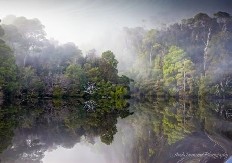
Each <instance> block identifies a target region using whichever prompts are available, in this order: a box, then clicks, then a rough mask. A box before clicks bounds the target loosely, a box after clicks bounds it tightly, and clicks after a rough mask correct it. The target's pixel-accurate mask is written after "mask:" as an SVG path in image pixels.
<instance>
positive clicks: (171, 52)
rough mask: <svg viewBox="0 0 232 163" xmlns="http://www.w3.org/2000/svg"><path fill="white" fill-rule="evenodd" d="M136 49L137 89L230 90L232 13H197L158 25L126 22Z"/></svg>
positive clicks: (182, 93)
mask: <svg viewBox="0 0 232 163" xmlns="http://www.w3.org/2000/svg"><path fill="white" fill-rule="evenodd" d="M124 33H125V34H126V42H127V45H126V46H127V47H128V49H131V51H132V52H133V53H134V58H135V59H134V60H135V62H134V65H133V68H132V69H131V70H130V71H129V72H128V73H127V74H128V75H129V77H131V78H133V79H135V81H137V83H135V85H134V87H135V88H134V91H135V92H134V93H138V94H140V95H145V96H147V95H152V96H177V97H186V96H187V97H189V96H195V97H205V96H211V97H212V96H213V97H217V98H226V97H231V96H232V90H231V88H232V71H231V66H230V65H231V60H232V48H231V47H232V46H231V45H232V17H231V16H230V14H228V13H225V12H218V13H215V14H214V16H213V17H210V16H208V15H207V14H205V13H199V14H197V15H196V16H194V17H193V18H190V19H184V20H182V21H181V22H180V23H176V24H172V25H170V26H167V27H163V28H162V29H160V30H156V29H151V30H148V31H147V30H145V29H143V28H141V27H138V28H125V29H124Z"/></svg>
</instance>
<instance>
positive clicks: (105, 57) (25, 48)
mask: <svg viewBox="0 0 232 163" xmlns="http://www.w3.org/2000/svg"><path fill="white" fill-rule="evenodd" d="M44 28H45V27H44V25H42V24H41V22H40V21H39V20H38V19H27V18H25V17H16V16H8V17H6V18H5V19H3V21H2V23H1V27H0V38H1V40H0V57H1V63H0V74H1V75H0V97H2V98H11V97H16V98H23V99H28V98H52V97H53V98H67V97H86V96H91V97H92V96H93V97H98V98H114V99H117V98H124V97H130V96H137V97H141V96H142V97H144V96H152V97H180V98H185V97H200V98H204V97H215V98H229V97H231V96H232V90H231V87H232V71H231V66H230V63H231V60H232V46H231V45H232V17H231V15H230V14H229V13H226V12H222V11H219V12H217V13H215V14H214V15H213V16H212V17H210V16H209V15H207V14H205V13H199V14H197V15H195V16H194V17H192V18H188V19H184V20H182V21H181V22H179V23H175V24H171V25H164V26H163V27H162V28H160V29H149V30H148V29H144V28H142V27H136V28H128V27H125V28H124V29H123V33H124V39H125V42H126V44H125V46H126V48H127V50H128V51H130V53H128V54H127V55H133V58H134V59H133V61H130V62H132V64H131V65H130V68H127V69H124V70H123V71H120V72H118V69H117V65H118V60H117V59H116V57H117V54H114V53H113V52H112V51H110V50H108V51H105V52H102V53H101V54H97V52H96V50H94V49H92V50H89V51H88V52H87V54H85V55H84V54H82V51H81V50H80V49H79V48H78V47H77V45H75V44H74V43H71V42H70V43H66V44H60V43H58V42H57V41H56V40H54V39H50V40H49V39H47V38H46V33H45V30H44ZM131 52H133V53H132V54H131ZM119 60H123V58H120V59H119ZM119 74H120V75H119Z"/></svg>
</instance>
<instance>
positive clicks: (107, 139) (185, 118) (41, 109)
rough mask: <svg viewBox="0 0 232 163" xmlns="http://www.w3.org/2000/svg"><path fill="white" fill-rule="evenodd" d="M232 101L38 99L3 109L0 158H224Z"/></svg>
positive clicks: (231, 137) (230, 136)
mask: <svg viewBox="0 0 232 163" xmlns="http://www.w3.org/2000/svg"><path fill="white" fill-rule="evenodd" d="M231 109H232V102H231V101H221V100H214V101H213V102H207V101H194V100H191V101H190V100H189V101H187V100H186V101H175V100H168V101H164V100H155V101H146V102H136V101H133V100H131V101H130V106H129V104H128V102H126V101H124V100H122V101H111V100H98V101H92V100H90V101H82V100H70V101H59V100H55V101H40V102H38V101H37V102H33V101H32V102H28V103H26V104H20V103H18V104H16V105H15V104H8V105H3V106H1V110H0V117H1V121H0V152H1V156H0V157H1V161H2V162H9V163H11V162H19V163H20V162H24V163H25V162H41V161H42V162H44V163H47V162H48V163H52V162H55V163H60V162H65V161H66V162H69V163H71V162H78V161H81V160H82V162H87V163H92V162H94V163H96V162H99V163H104V162H111V163H153V162H157V163H159V162H160V163H166V162H167V163H169V162H170V163H175V162H183V163H185V162H186V163H187V162H208V163H211V162H224V161H226V160H227V159H228V158H229V157H230V156H231V155H232V118H231Z"/></svg>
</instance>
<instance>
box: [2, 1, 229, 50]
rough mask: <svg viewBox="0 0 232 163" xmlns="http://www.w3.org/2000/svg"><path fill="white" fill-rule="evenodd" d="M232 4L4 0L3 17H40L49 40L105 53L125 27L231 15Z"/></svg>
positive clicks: (149, 26)
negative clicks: (204, 15) (222, 13)
mask: <svg viewBox="0 0 232 163" xmlns="http://www.w3.org/2000/svg"><path fill="white" fill-rule="evenodd" d="M231 5H232V3H231V1H229V0H222V1H221V0H213V1H212V0H206V1H199V0H198V1H194V2H193V1H185V0H176V1H173V0H162V1H161V0H145V1H141V0H129V1H128V0H117V1H113V0H87V1H86V0H79V1H75V0H67V1H55V0H49V1H45V0H42V1H39V0H21V1H14V0H7V1H5V0H1V1H0V11H1V12H0V18H3V17H5V16H6V15H9V14H12V15H16V16H25V17H27V18H38V19H39V20H41V22H42V24H44V25H45V27H46V28H45V31H46V32H47V35H48V37H53V38H55V39H57V40H59V41H60V42H62V43H65V42H75V43H76V44H77V45H78V46H79V47H80V49H81V50H83V51H87V50H89V49H92V48H95V49H97V50H99V51H102V50H105V49H112V48H114V45H115V44H116V43H117V42H118V41H117V40H116V41H115V37H117V36H118V34H119V33H120V30H121V29H122V27H136V26H141V27H145V28H157V27H160V26H162V25H163V24H170V23H173V22H176V21H179V20H181V19H183V18H187V17H190V16H192V15H195V14H196V13H198V12H208V13H209V14H212V13H214V12H216V11H219V10H223V11H226V12H228V11H229V10H230V8H231ZM116 47H117V46H116Z"/></svg>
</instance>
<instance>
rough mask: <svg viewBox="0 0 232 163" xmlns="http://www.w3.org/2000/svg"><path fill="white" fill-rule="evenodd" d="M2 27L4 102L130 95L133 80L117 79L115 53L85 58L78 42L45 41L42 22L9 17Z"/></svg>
mask: <svg viewBox="0 0 232 163" xmlns="http://www.w3.org/2000/svg"><path fill="white" fill-rule="evenodd" d="M8 20H10V21H11V22H10V23H9V22H8V23H9V24H7V25H5V24H2V26H1V28H0V31H1V32H0V34H1V40H0V52H1V53H0V54H1V56H0V57H1V63H0V74H1V75H0V97H3V96H4V98H11V97H16V98H23V99H31V98H52V97H53V98H67V97H84V96H91V97H92V96H94V97H97V98H113V99H117V98H122V97H125V96H129V83H130V79H129V78H128V77H126V76H124V75H122V76H118V70H117V64H118V61H117V60H116V59H115V54H114V53H113V52H111V51H105V52H103V53H102V54H101V56H97V55H96V53H95V50H90V51H89V52H88V54H86V56H83V54H82V52H81V50H80V49H78V47H77V46H76V45H75V44H74V43H66V44H58V42H56V41H55V40H48V39H46V33H45V31H44V26H43V25H42V24H41V22H40V21H39V20H38V19H27V18H25V17H15V16H9V17H8Z"/></svg>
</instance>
